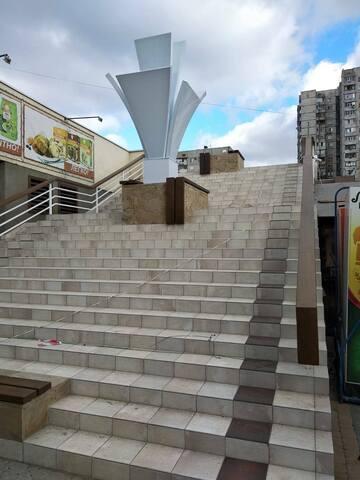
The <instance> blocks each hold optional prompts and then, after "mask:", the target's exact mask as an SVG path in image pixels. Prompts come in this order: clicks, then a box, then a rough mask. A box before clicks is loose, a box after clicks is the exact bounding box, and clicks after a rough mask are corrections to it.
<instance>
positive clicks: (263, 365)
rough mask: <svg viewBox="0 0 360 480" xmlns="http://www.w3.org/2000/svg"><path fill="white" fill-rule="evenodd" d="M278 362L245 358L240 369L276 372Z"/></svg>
mask: <svg viewBox="0 0 360 480" xmlns="http://www.w3.org/2000/svg"><path fill="white" fill-rule="evenodd" d="M276 367H277V362H275V361H274V360H258V359H255V358H254V359H253V358H245V360H244V361H243V363H242V364H241V367H240V370H251V371H254V372H264V373H275V372H276Z"/></svg>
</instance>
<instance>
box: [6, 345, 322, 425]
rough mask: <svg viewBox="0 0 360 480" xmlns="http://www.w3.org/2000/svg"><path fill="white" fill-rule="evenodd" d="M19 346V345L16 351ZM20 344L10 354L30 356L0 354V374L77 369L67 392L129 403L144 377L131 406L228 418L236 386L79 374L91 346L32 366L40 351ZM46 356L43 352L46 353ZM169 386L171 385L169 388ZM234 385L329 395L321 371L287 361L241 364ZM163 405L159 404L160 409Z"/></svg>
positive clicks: (89, 371)
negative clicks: (2, 371) (0, 371)
mask: <svg viewBox="0 0 360 480" xmlns="http://www.w3.org/2000/svg"><path fill="white" fill-rule="evenodd" d="M21 342H22V346H21V347H20V343H21ZM24 342H25V341H23V340H22V341H21V340H20V341H19V342H18V344H19V347H17V348H16V351H15V354H16V353H17V354H18V355H19V356H20V357H21V356H22V358H24V352H25V357H26V351H28V352H30V355H32V356H33V357H32V358H30V359H28V360H26V359H25V360H20V359H14V358H9V357H6V355H5V356H4V355H3V360H2V368H3V369H6V370H15V371H17V370H19V371H22V372H23V371H26V372H34V373H46V374H49V375H50V374H51V375H56V376H65V377H67V376H71V377H72V376H73V375H75V374H78V373H79V372H80V370H81V372H82V373H81V374H80V373H79V375H81V378H80V377H78V375H77V378H76V379H75V378H73V380H72V387H73V393H75V394H79V395H89V396H95V397H98V396H99V395H100V392H101V396H103V397H104V398H109V399H113V400H121V401H129V399H130V390H129V386H130V385H132V384H133V383H134V382H136V381H137V380H138V379H139V377H140V376H142V377H144V378H143V380H144V381H145V377H146V378H148V379H149V382H146V383H143V382H142V381H141V382H139V383H138V384H137V385H133V387H134V388H135V387H136V388H137V390H136V389H135V390H132V392H133V393H132V394H131V395H133V397H131V401H135V402H139V403H149V402H150V404H153V402H155V401H156V402H160V403H159V405H162V406H167V407H169V408H181V409H186V410H188V409H190V410H194V409H196V410H197V411H202V412H203V413H210V414H214V415H227V416H232V415H233V404H232V402H233V400H234V397H235V394H236V392H237V390H238V388H239V387H238V386H237V385H234V384H230V383H227V384H224V383H221V382H220V383H216V382H212V381H211V382H208V381H204V380H193V379H187V378H182V377H181V378H180V377H179V378H176V377H174V378H173V380H172V379H171V377H169V376H167V377H166V376H161V377H159V382H157V380H156V378H155V377H156V375H153V374H149V375H145V376H144V375H142V374H141V373H134V372H127V371H123V370H117V371H115V372H113V371H112V370H107V369H93V368H85V369H84V366H86V365H88V364H89V363H88V361H89V352H92V351H94V347H83V352H78V351H77V350H78V349H77V348H75V351H74V352H72V348H73V347H72V346H68V348H64V347H65V346H63V352H65V353H64V355H63V358H65V359H66V361H67V360H68V363H64V364H60V363H58V362H57V359H59V354H58V353H56V355H57V359H56V358H55V361H56V363H49V362H48V361H46V362H38V361H34V360H33V358H34V353H33V352H34V351H35V353H36V351H37V352H39V351H40V347H38V348H34V349H32V350H31V347H29V348H30V350H27V349H26V347H24V345H26V343H28V344H29V342H31V341H27V342H25V343H24ZM2 343H3V342H2ZM58 350H60V349H58ZM2 351H3V352H5V350H4V349H2ZM42 351H43V352H45V349H44V348H43V349H42ZM47 351H49V349H48V350H47ZM7 352H8V353H9V355H12V352H13V346H12V345H9V346H8V349H7ZM50 353H51V352H50ZM130 354H131V352H130V353H129V352H125V355H124V356H123V360H124V365H125V364H126V362H127V358H131V357H130ZM135 354H136V352H134V358H136V356H135ZM148 354H149V352H146V353H145V355H148ZM45 355H47V358H45V359H46V360H48V359H49V354H45ZM56 355H55V356H56ZM126 355H129V357H126ZM139 356H140V359H141V360H143V358H144V354H143V355H141V354H140V353H139V354H138V356H137V359H138V361H139ZM131 362H132V361H130V360H129V362H128V364H131ZM84 364H85V365H84ZM111 373H113V374H114V375H112V377H110V379H111V382H107V384H106V385H105V386H104V385H103V383H101V382H103V381H102V379H104V378H105V377H107V376H109V375H110V374H111ZM108 380H109V379H108ZM170 381H171V382H173V383H171V384H170V383H169V382H170ZM99 382H100V383H101V385H100V383H99ZM129 382H130V383H129ZM156 382H157V383H156ZM217 382H218V380H217ZM165 384H167V385H168V386H167V387H166V391H167V392H168V393H167V394H166V395H165V394H164V395H163V394H162V390H163V385H165ZM240 385H241V386H247V387H256V388H269V389H273V390H274V389H275V388H278V389H281V390H287V391H291V392H297V393H307V394H312V395H314V394H316V395H328V393H329V384H328V372H327V367H326V366H315V367H309V366H304V365H299V364H296V363H292V362H274V361H269V360H254V359H245V360H244V361H243V362H242V364H241V366H240ZM200 390H201V392H200ZM105 391H106V392H107V393H106V395H105V393H104V392H105ZM199 392H200V393H201V397H202V396H204V397H212V395H213V394H215V392H216V394H215V396H216V398H217V400H209V401H206V399H203V398H201V399H199V398H197V397H198V395H199ZM109 395H110V396H109ZM194 395H195V396H194ZM295 396H296V395H295ZM126 398H127V400H126ZM124 399H125V400H124ZM163 402H165V404H164V403H163ZM172 402H176V405H177V406H176V405H175V403H172ZM156 404H158V403H156ZM194 411H195V410H194Z"/></svg>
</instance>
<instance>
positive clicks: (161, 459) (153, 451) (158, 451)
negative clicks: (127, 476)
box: [131, 443, 183, 473]
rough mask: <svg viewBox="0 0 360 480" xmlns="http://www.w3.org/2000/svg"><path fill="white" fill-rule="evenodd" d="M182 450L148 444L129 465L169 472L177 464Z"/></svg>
mask: <svg viewBox="0 0 360 480" xmlns="http://www.w3.org/2000/svg"><path fill="white" fill-rule="evenodd" d="M182 452H183V450H181V449H180V448H174V447H166V446H163V445H155V444H151V443H148V444H147V445H145V447H144V448H143V449H142V450H141V451H140V453H139V454H138V455H137V456H136V457H135V458H134V460H133V461H132V462H131V465H134V466H138V467H144V468H147V469H154V470H157V471H160V472H169V473H170V472H171V471H172V470H173V468H174V467H175V465H176V463H177V462H178V460H179V458H180V456H181V454H182Z"/></svg>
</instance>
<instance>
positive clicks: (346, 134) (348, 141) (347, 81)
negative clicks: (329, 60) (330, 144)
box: [339, 67, 360, 178]
mask: <svg viewBox="0 0 360 480" xmlns="http://www.w3.org/2000/svg"><path fill="white" fill-rule="evenodd" d="M339 94H340V129H341V140H342V141H341V145H340V148H341V150H340V155H341V159H342V160H343V162H342V163H343V165H342V166H343V175H355V177H356V178H359V176H360V142H359V139H360V137H359V134H360V129H359V127H360V67H356V68H350V69H346V70H343V71H342V75H341V83H340V85H339Z"/></svg>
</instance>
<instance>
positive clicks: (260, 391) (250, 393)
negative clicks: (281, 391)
mask: <svg viewBox="0 0 360 480" xmlns="http://www.w3.org/2000/svg"><path fill="white" fill-rule="evenodd" d="M274 395H275V390H272V389H270V388H257V387H246V386H243V385H241V386H240V387H239V389H238V391H237V392H236V395H235V397H234V400H235V401H238V402H247V403H259V404H264V405H272V404H273V400H274Z"/></svg>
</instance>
